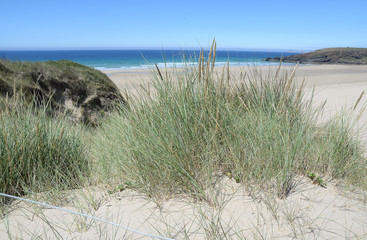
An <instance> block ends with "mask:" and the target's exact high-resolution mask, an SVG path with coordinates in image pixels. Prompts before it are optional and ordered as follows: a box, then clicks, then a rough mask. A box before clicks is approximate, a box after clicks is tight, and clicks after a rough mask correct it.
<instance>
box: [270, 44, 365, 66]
mask: <svg viewBox="0 0 367 240" xmlns="http://www.w3.org/2000/svg"><path fill="white" fill-rule="evenodd" d="M264 60H265V61H269V62H279V61H280V60H281V57H280V56H279V57H275V58H266V59H264ZM282 61H283V62H291V63H311V64H367V48H350V47H346V48H324V49H319V50H316V51H313V52H309V53H304V54H295V55H290V56H285V57H282Z"/></svg>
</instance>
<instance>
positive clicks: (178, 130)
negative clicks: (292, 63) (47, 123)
mask: <svg viewBox="0 0 367 240" xmlns="http://www.w3.org/2000/svg"><path fill="white" fill-rule="evenodd" d="M213 48H215V47H213V46H212V50H211V51H210V53H209V57H208V59H207V60H204V57H203V56H204V54H202V55H201V56H199V63H198V66H197V67H192V66H191V65H189V64H187V67H185V68H184V69H174V70H172V71H168V72H167V71H166V72H164V71H162V70H161V69H158V67H157V68H156V70H155V71H154V72H152V80H153V86H152V89H151V90H150V91H142V92H141V94H140V95H139V96H137V97H136V98H131V99H130V103H129V104H130V107H129V109H123V110H121V111H120V113H115V114H113V115H112V116H111V117H110V118H109V119H107V120H106V121H105V122H104V123H103V124H102V126H101V128H100V129H99V130H98V131H97V134H96V135H95V139H94V147H93V150H92V156H93V159H94V168H95V169H98V171H95V172H96V174H97V175H98V176H97V177H98V178H99V180H100V181H103V182H110V183H113V184H122V183H124V182H128V183H129V184H132V186H133V187H135V188H137V189H139V190H140V191H143V192H145V193H147V194H148V195H149V196H152V197H157V198H160V197H166V196H169V195H170V194H173V193H187V194H189V195H191V196H193V197H195V198H198V199H207V194H206V193H207V191H206V190H207V189H209V188H210V186H211V184H212V182H213V180H214V178H217V177H218V175H220V174H225V173H230V174H231V176H234V177H235V178H236V180H237V181H238V182H241V183H243V184H250V183H251V184H253V183H255V184H259V185H263V184H265V185H267V186H270V187H272V188H273V189H275V190H276V193H277V194H278V196H279V197H285V196H287V194H289V192H290V191H291V188H292V186H293V184H294V182H293V177H294V176H295V175H296V174H303V175H305V174H306V172H307V171H314V172H318V173H319V174H323V175H331V176H333V177H335V178H341V179H344V180H345V181H350V182H353V183H355V184H358V183H362V182H363V181H366V180H367V179H366V174H365V172H364V170H363V168H361V167H360V166H364V168H365V167H366V166H367V164H366V159H365V158H364V157H363V150H362V148H361V146H360V144H359V142H358V138H357V137H356V136H355V135H353V132H352V131H351V127H350V126H349V125H348V124H341V122H340V121H330V122H328V123H325V124H317V117H318V115H317V111H315V110H314V109H312V107H311V101H312V98H311V99H309V100H307V101H306V99H304V96H303V89H302V87H303V83H302V86H301V87H300V88H297V87H296V85H295V84H294V83H293V79H294V75H295V71H296V69H294V70H293V72H291V73H290V74H289V73H287V72H283V71H282V70H281V68H280V67H279V69H278V70H277V71H276V73H274V74H268V75H266V76H265V75H264V74H261V73H260V72H259V71H258V70H257V69H256V68H255V69H254V70H252V71H251V74H247V75H245V74H241V76H242V78H243V79H240V80H241V83H240V84H239V85H233V84H231V83H230V82H231V78H232V77H233V76H231V73H230V69H229V67H228V66H227V68H226V69H223V73H222V74H215V72H214V70H213V66H214V64H213V63H214V58H215V50H213ZM357 176H358V177H357Z"/></svg>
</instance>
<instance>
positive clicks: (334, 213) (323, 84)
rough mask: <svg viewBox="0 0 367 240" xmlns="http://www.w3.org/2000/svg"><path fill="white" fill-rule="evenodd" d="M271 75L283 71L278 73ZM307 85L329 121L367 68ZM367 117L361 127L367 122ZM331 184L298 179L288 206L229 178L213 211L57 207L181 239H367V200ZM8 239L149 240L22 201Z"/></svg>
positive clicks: (5, 229) (81, 199)
mask: <svg viewBox="0 0 367 240" xmlns="http://www.w3.org/2000/svg"><path fill="white" fill-rule="evenodd" d="M290 68H291V67H288V66H287V67H285V69H290ZM259 69H260V70H261V71H262V72H263V73H264V74H266V73H267V71H269V67H260V68H259ZM270 70H271V71H275V67H271V68H270ZM168 71H171V70H168ZM217 71H219V68H218V69H217ZM241 71H249V69H248V68H238V67H237V68H232V73H233V74H234V75H235V74H239V73H240V72H241ZM105 73H106V74H108V76H109V77H110V78H111V79H112V80H113V81H114V82H115V83H116V85H117V86H118V87H119V88H120V89H121V91H122V92H125V91H127V92H129V93H130V94H136V93H137V91H139V84H147V83H149V82H150V81H151V79H150V77H149V74H148V73H149V70H134V71H133V70H129V71H105ZM303 78H306V80H307V83H306V87H307V89H308V90H311V89H312V88H313V87H315V102H314V105H315V106H317V105H320V104H323V102H324V101H325V100H327V102H326V105H325V111H324V115H325V117H326V118H328V117H329V116H331V115H332V114H334V113H335V112H336V111H338V110H341V109H342V108H343V107H345V108H352V107H353V106H354V104H355V102H356V100H357V99H358V97H359V96H360V94H361V92H363V91H366V90H367V66H342V65H312V66H311V65H302V66H299V67H298V71H297V78H296V81H297V82H298V83H300V82H301V81H302V79H303ZM364 97H366V96H364ZM361 102H362V103H363V102H365V99H364V98H362V101H361ZM360 106H363V105H360ZM360 108H361V107H359V108H358V110H356V111H359V109H360ZM365 116H366V115H363V116H362V117H361V119H360V125H362V124H364V123H365V122H366V119H367V118H366V117H365ZM326 180H327V182H328V187H327V188H322V187H320V186H317V185H314V184H312V181H311V180H310V179H308V178H306V177H298V178H297V186H296V187H295V189H294V192H293V193H292V194H290V196H289V197H287V198H286V199H278V198H275V197H274V196H272V195H266V194H264V193H258V192H256V191H250V190H249V189H245V188H244V187H243V186H241V185H239V184H237V183H236V182H235V181H234V180H233V179H229V178H228V177H225V176H223V177H222V178H221V180H220V181H218V183H217V185H215V186H214V188H213V189H212V191H213V192H212V193H213V199H215V201H213V203H214V204H212V205H209V204H207V203H198V202H192V201H190V200H189V199H186V198H185V197H182V196H181V197H177V198H175V199H170V200H168V201H166V202H163V203H159V204H157V203H155V202H153V200H151V199H149V198H147V197H146V196H143V195H141V194H139V193H136V192H133V191H131V190H125V191H122V192H116V193H113V194H108V193H107V192H106V190H105V189H104V188H103V186H102V187H99V188H93V189H92V188H91V189H83V190H77V191H71V192H66V193H64V194H63V196H62V198H60V202H58V203H55V204H58V205H61V206H63V207H65V208H67V209H73V210H76V211H80V212H84V213H86V214H90V215H94V216H97V217H100V218H104V219H107V220H109V221H113V222H116V223H119V224H122V225H124V226H128V227H131V228H134V229H137V230H140V231H144V232H147V233H150V234H155V235H159V236H165V237H170V238H175V239H185V238H188V239H208V238H212V239H225V238H226V237H227V238H230V239H244V238H248V239H256V238H261V239H272V238H278V239H366V238H367V205H366V203H367V194H366V193H363V192H358V191H356V192H353V193H352V192H351V191H350V189H349V190H343V189H342V188H341V187H340V186H341V185H340V183H338V182H335V181H331V180H330V181H329V180H328V179H326ZM214 196H216V197H215V198H214ZM41 200H42V199H41ZM51 226H52V227H51ZM0 232H1V233H0V238H1V239H7V238H8V236H9V235H8V233H9V234H10V235H12V236H14V237H15V238H17V237H19V238H24V239H29V238H31V237H32V236H33V237H34V236H39V237H40V238H41V239H46V238H48V239H54V238H57V237H60V236H62V237H63V238H65V239H149V238H144V237H141V236H140V235H138V234H134V233H131V232H129V231H126V230H123V229H118V228H117V227H112V226H110V225H108V224H105V223H100V222H98V221H94V220H88V219H85V218H82V217H78V216H73V215H71V214H67V213H62V212H60V211H59V210H53V209H45V208H40V207H37V206H34V205H29V204H25V203H21V202H18V201H16V202H14V203H13V204H12V206H11V209H10V211H9V214H8V215H6V216H4V217H3V218H2V219H1V221H0Z"/></svg>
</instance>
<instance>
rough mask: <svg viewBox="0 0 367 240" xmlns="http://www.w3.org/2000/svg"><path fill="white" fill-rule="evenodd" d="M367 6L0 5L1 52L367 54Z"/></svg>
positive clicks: (125, 0) (148, 0)
mask: <svg viewBox="0 0 367 240" xmlns="http://www.w3.org/2000/svg"><path fill="white" fill-rule="evenodd" d="M366 11H367V1H366V0H358V1H357V0H344V1H342V0H308V1H303V0H291V1H285V0H283V1H282V0H252V1H247V0H242V1H240V0H238V1H237V0H221V1H215V0H212V1H200V0H170V1H169V0H167V1H164V0H154V1H153V0H120V1H118V0H103V1H102V0H98V1H97V0H0V22H1V24H0V49H2V50H10V49H124V48H137V49H144V48H158V49H162V48H163V49H168V48H181V49H182V48H198V47H207V46H208V45H209V44H210V42H211V40H212V39H213V38H214V37H215V39H216V41H217V45H218V49H220V48H223V49H245V50H249V49H255V50H256V49H259V50H260V49H261V50H315V49H319V48H326V47H347V46H349V47H367V15H366Z"/></svg>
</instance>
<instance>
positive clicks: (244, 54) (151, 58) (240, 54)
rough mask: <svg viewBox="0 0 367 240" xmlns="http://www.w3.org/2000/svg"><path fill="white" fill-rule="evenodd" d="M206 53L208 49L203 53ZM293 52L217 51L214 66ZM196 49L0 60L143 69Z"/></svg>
mask: <svg viewBox="0 0 367 240" xmlns="http://www.w3.org/2000/svg"><path fill="white" fill-rule="evenodd" d="M206 54H208V52H206ZM291 54H296V52H259V51H224V50H217V52H216V65H217V66H218V65H225V64H227V61H229V63H230V65H232V66H233V65H234V66H247V65H258V66H259V65H273V64H275V65H277V64H278V63H274V62H273V63H270V62H266V61H262V60H263V59H265V58H267V57H281V56H288V55H291ZM199 55H200V51H199V50H28V51H25V50H13V51H10V50H0V58H1V59H9V60H12V61H50V60H53V61H55V60H61V59H67V60H71V61H75V62H78V63H80V64H83V65H87V66H89V67H93V68H96V69H99V70H116V69H144V68H149V67H150V66H152V65H154V64H155V63H156V64H157V65H158V66H160V67H163V66H167V67H173V66H176V67H180V66H182V65H183V62H184V61H186V62H188V63H192V64H194V63H195V62H197V58H198V56H199Z"/></svg>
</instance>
